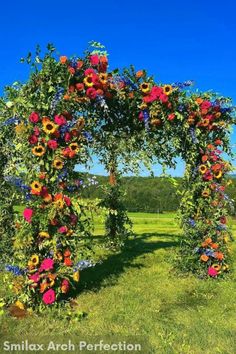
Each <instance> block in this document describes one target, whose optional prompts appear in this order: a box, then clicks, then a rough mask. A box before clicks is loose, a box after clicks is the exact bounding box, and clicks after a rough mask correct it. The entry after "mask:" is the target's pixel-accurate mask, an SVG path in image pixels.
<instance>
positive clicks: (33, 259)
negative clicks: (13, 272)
mask: <svg viewBox="0 0 236 354" xmlns="http://www.w3.org/2000/svg"><path fill="white" fill-rule="evenodd" d="M30 263H31V264H32V265H34V266H36V265H38V264H39V256H38V255H37V254H33V256H31V258H30Z"/></svg>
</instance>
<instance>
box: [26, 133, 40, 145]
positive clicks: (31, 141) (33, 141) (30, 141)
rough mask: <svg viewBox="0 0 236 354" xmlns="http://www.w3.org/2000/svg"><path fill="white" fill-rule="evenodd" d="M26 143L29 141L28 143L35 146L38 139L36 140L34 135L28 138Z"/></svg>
mask: <svg viewBox="0 0 236 354" xmlns="http://www.w3.org/2000/svg"><path fill="white" fill-rule="evenodd" d="M28 141H29V143H30V144H31V145H34V144H37V142H38V138H37V136H36V135H31V136H30V137H29V139H28Z"/></svg>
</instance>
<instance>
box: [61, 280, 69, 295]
mask: <svg viewBox="0 0 236 354" xmlns="http://www.w3.org/2000/svg"><path fill="white" fill-rule="evenodd" d="M69 289H70V283H69V281H68V280H67V279H63V280H62V283H61V292H62V293H63V294H66V293H67V292H68V291H69Z"/></svg>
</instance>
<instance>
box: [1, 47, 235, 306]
mask: <svg viewBox="0 0 236 354" xmlns="http://www.w3.org/2000/svg"><path fill="white" fill-rule="evenodd" d="M54 51H55V49H54V48H53V46H51V45H49V46H48V52H47V53H46V54H45V56H44V57H42V58H41V56H40V50H39V49H37V51H36V55H35V57H34V58H32V57H31V55H29V56H28V57H27V59H26V60H27V62H28V63H29V64H31V68H32V71H31V75H30V78H29V80H28V81H27V82H26V83H25V84H19V83H15V84H14V85H13V86H9V87H7V88H6V94H5V97H3V98H2V99H1V136H2V137H4V139H2V140H1V144H2V150H1V151H2V162H1V197H2V200H3V201H4V200H5V208H4V203H2V210H1V218H2V219H3V217H4V218H5V219H4V220H5V224H4V225H5V229H4V227H3V230H2V235H3V237H2V239H3V240H4V235H7V237H8V238H9V225H11V227H12V228H13V226H14V232H13V231H12V233H13V234H14V235H13V245H12V249H13V254H14V258H13V264H11V265H10V266H8V270H9V271H10V272H11V273H13V274H14V275H17V278H14V279H12V281H13V285H14V286H13V288H14V289H15V295H14V299H15V300H16V301H18V303H19V302H20V304H21V305H22V304H25V305H27V306H30V307H34V306H36V305H38V304H40V306H44V305H45V306H48V305H51V304H53V303H57V302H58V301H59V300H63V299H65V298H67V297H68V294H70V290H71V289H72V288H73V287H75V286H76V284H77V283H78V281H79V270H80V269H82V268H83V267H84V266H86V264H85V263H84V262H83V259H85V258H89V257H90V256H91V252H90V249H91V247H90V246H91V240H92V239H91V237H90V232H89V229H88V224H89V220H87V214H86V205H83V204H81V203H80V202H78V196H77V194H76V193H77V192H76V188H77V184H78V181H75V180H74V179H73V169H74V166H75V164H78V163H79V164H85V165H86V164H87V163H88V161H89V159H90V158H91V155H93V154H96V155H97V156H99V158H100V160H101V161H102V162H103V163H104V165H105V167H106V169H107V170H108V171H109V172H110V186H109V187H108V191H107V194H106V196H105V198H104V201H103V202H102V205H103V206H105V207H106V208H108V210H109V212H108V216H107V221H106V231H107V236H108V237H109V238H110V240H111V241H112V242H113V243H114V242H117V240H118V241H119V242H122V240H123V239H124V238H125V237H126V236H127V234H128V230H127V228H126V226H125V224H126V223H127V222H128V218H127V215H126V212H125V210H124V209H123V206H122V204H121V202H120V190H119V177H120V175H121V172H122V171H119V169H118V166H119V161H122V163H123V166H124V168H125V169H132V170H137V168H138V165H139V161H144V162H147V163H148V162H149V163H150V162H152V161H154V160H155V161H158V162H161V163H164V164H165V165H168V166H173V165H174V164H175V162H174V158H175V157H176V156H181V157H182V158H183V159H184V160H185V162H186V171H185V176H184V183H185V190H184V192H183V195H182V202H181V206H180V213H181V219H182V226H183V229H184V236H183V241H182V245H181V249H180V257H179V258H180V262H179V266H180V267H181V268H182V269H184V270H187V271H189V270H190V271H193V272H194V273H195V274H198V275H200V276H203V277H206V276H210V277H213V278H214V277H221V276H224V274H225V272H227V271H228V250H227V242H228V240H229V238H230V231H229V229H228V228H227V218H226V216H227V213H228V208H229V200H228V197H227V195H226V194H225V187H226V186H227V184H228V183H229V181H228V179H227V178H226V174H227V173H228V172H229V171H230V170H231V165H230V163H229V162H228V161H225V160H224V158H223V155H222V153H223V152H225V153H227V154H230V142H229V132H230V126H231V125H232V124H233V123H234V119H235V118H234V115H233V108H232V106H231V101H230V100H229V99H225V98H222V97H218V96H217V95H215V94H213V93H212V92H205V93H199V92H197V93H196V92H191V91H190V92H189V91H187V90H186V87H187V86H189V85H190V84H191V82H186V83H183V84H181V83H176V84H172V85H169V84H168V85H162V84H157V83H156V82H155V81H154V79H153V78H152V77H151V76H149V75H148V73H147V72H146V71H145V70H139V71H136V70H135V69H134V67H132V66H131V67H130V68H127V69H123V70H118V69H117V70H113V71H109V70H108V59H107V53H106V52H105V51H104V49H103V47H102V46H101V45H99V44H98V43H93V50H92V51H86V52H85V55H84V56H83V57H81V58H78V57H73V58H67V57H66V56H61V57H60V58H59V59H58V58H56V56H55V55H54ZM13 127H14V129H13ZM12 144H14V147H15V148H14V149H12V147H11V153H10V154H9V145H12ZM3 158H5V160H4V159H3ZM3 161H4V163H3ZM6 161H7V162H6ZM6 166H7V168H6ZM9 175H11V176H10V177H9ZM12 175H13V177H12ZM9 182H13V183H17V184H18V187H19V188H20V190H21V191H22V196H23V197H24V203H26V204H27V206H26V207H25V210H24V213H23V216H22V217H20V218H19V220H17V221H16V223H15V224H14V225H13V224H12V223H10V224H9V220H8V222H6V218H7V213H5V214H4V210H6V204H8V205H9V202H8V201H6V200H7V198H8V197H6V194H5V192H4V191H5V187H4V185H5V184H6V183H7V184H9ZM8 215H10V212H8ZM9 217H10V218H11V216H9Z"/></svg>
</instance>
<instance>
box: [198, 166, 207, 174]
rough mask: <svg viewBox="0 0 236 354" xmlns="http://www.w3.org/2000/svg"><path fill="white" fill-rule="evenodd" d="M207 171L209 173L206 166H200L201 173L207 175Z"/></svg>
mask: <svg viewBox="0 0 236 354" xmlns="http://www.w3.org/2000/svg"><path fill="white" fill-rule="evenodd" d="M206 171H207V167H206V166H205V165H200V166H199V172H201V173H202V174H204V173H206Z"/></svg>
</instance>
